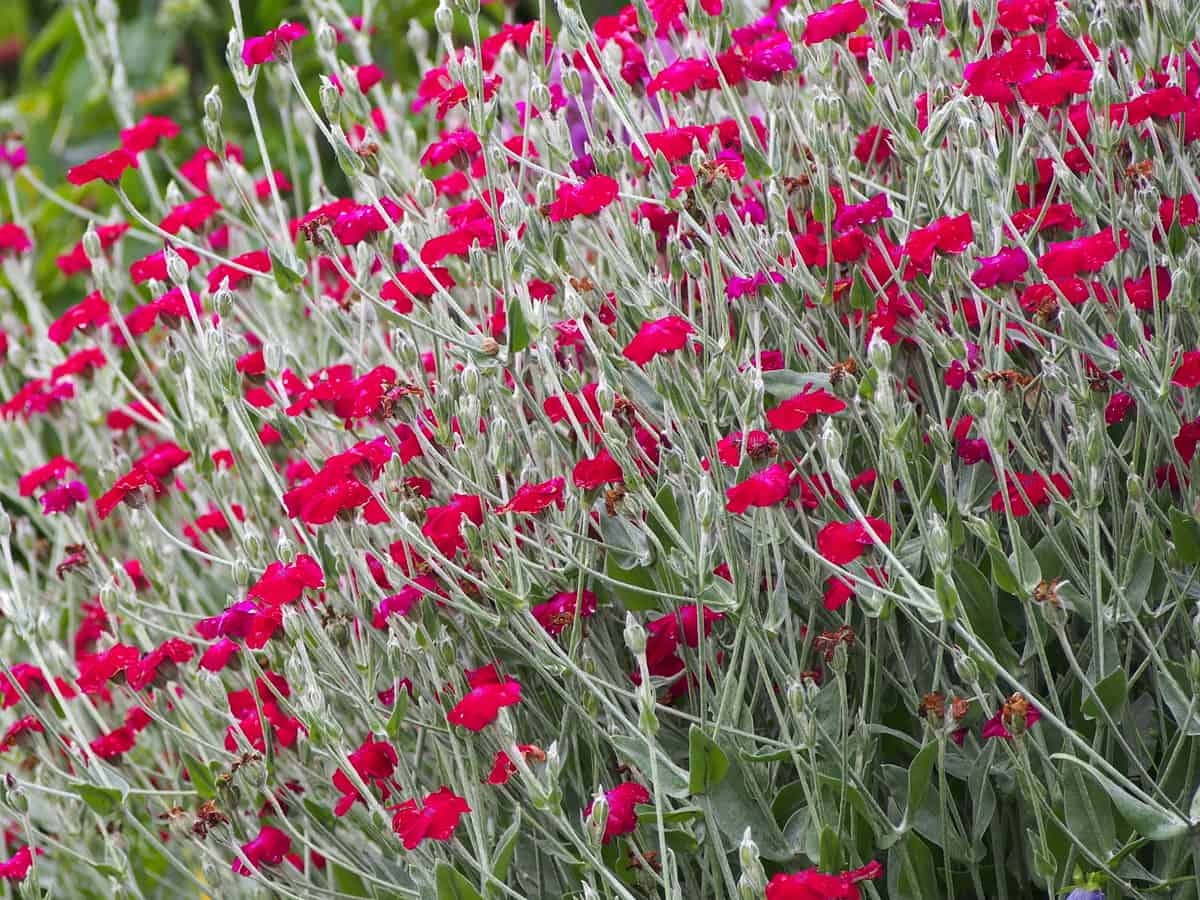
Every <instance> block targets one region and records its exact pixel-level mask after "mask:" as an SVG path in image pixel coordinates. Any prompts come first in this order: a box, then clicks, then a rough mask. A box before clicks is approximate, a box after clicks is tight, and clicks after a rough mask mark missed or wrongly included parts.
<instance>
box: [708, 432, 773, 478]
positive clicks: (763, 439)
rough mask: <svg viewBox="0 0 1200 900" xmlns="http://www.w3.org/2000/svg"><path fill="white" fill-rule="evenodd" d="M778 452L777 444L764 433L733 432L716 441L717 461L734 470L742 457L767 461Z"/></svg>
mask: <svg viewBox="0 0 1200 900" xmlns="http://www.w3.org/2000/svg"><path fill="white" fill-rule="evenodd" d="M778 452H779V444H778V443H777V442H776V440H775V439H774V438H773V437H771V436H770V435H769V434H767V433H766V432H765V431H758V430H755V431H751V432H750V433H749V434H742V432H740V431H735V432H734V433H733V434H730V435H726V436H725V437H723V438H721V440H719V441H717V459H719V460H720V461H721V463H722V464H723V465H726V466H729V467H730V468H732V469H736V468H737V467H738V466H740V465H741V464H742V459H743V457H744V456H748V457H750V459H767V458H769V457H772V456H774V455H775V454H776V453H778Z"/></svg>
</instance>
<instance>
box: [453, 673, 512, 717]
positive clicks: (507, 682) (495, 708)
mask: <svg viewBox="0 0 1200 900" xmlns="http://www.w3.org/2000/svg"><path fill="white" fill-rule="evenodd" d="M466 676H467V684H468V685H470V688H471V689H470V690H469V691H467V693H466V695H465V696H464V697H463V698H462V699H461V700H459V701H458V703H457V704H455V706H454V708H453V709H452V710H450V712H448V713H446V721H448V722H450V723H451V724H452V725H461V726H462V727H463V728H466V729H467V730H468V731H482V730H483V729H484V728H486V727H487V726H488V725H491V724H492V723H493V722H495V721H496V716H498V715H499V714H500V710H501V709H502V708H504V707H505V706H513V705H515V704H517V703H520V702H521V685H520V684H519V683H518V682H517V681H515V680H514V679H512V678H504V679H501V678H500V675H499V674H498V673H497V672H496V667H495V665H493V664H489V665H486V666H484V667H483V668H480V669H473V670H471V671H468V672H467V673H466Z"/></svg>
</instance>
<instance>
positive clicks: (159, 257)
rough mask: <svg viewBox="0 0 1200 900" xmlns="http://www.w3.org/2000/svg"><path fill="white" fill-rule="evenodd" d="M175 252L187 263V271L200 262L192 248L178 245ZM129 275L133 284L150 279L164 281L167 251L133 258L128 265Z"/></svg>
mask: <svg viewBox="0 0 1200 900" xmlns="http://www.w3.org/2000/svg"><path fill="white" fill-rule="evenodd" d="M175 252H176V253H177V254H179V256H180V258H181V259H182V260H183V261H184V262H185V263H186V264H187V267H188V271H189V272H190V271H191V270H192V269H194V268H196V266H198V265H199V264H200V257H199V255H198V254H197V253H196V252H195V251H194V250H189V249H188V248H187V247H179V248H177V249H176V250H175ZM129 276H130V277H131V278H132V279H133V283H134V284H145V283H146V282H147V281H150V280H151V279H154V280H156V281H166V280H167V277H168V273H167V251H166V250H159V251H158V252H157V253H151V254H150V255H149V256H146V257H143V258H142V259H139V260H135V261H134V262H133V263H131V264H130V266H129Z"/></svg>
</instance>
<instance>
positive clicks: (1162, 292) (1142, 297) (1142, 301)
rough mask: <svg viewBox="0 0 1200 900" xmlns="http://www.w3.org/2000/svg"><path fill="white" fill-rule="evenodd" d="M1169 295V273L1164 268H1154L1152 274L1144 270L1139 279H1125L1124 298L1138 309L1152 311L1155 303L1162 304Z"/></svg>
mask: <svg viewBox="0 0 1200 900" xmlns="http://www.w3.org/2000/svg"><path fill="white" fill-rule="evenodd" d="M1170 295H1171V272H1170V270H1169V269H1167V267H1166V266H1155V267H1154V272H1153V273H1151V271H1150V270H1149V269H1146V271H1145V272H1143V273H1142V275H1141V277H1140V278H1126V279H1125V296H1126V297H1128V298H1129V302H1130V303H1132V304H1133V305H1134V306H1135V307H1137V308H1138V309H1142V310H1146V311H1149V310H1152V309H1154V304H1155V302H1156V301H1157V302H1158V303H1162V302H1163V301H1164V300H1166V299H1167V297H1169V296H1170Z"/></svg>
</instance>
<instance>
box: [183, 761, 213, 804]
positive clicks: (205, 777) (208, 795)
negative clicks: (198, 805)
mask: <svg viewBox="0 0 1200 900" xmlns="http://www.w3.org/2000/svg"><path fill="white" fill-rule="evenodd" d="M183 764H184V766H185V767H186V768H187V773H188V778H189V779H190V780H191V782H192V787H194V788H195V789H196V793H197V794H198V795H199V796H200V799H201V800H212V799H213V798H215V797H216V796H217V782H216V779H214V778H213V774H212V769H210V768H209V767H208V766H207V765H206V764H205V763H202V762H201V761H200V760H198V759H196V757H194V756H192V755H191V754H190V753H184V754H183Z"/></svg>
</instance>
